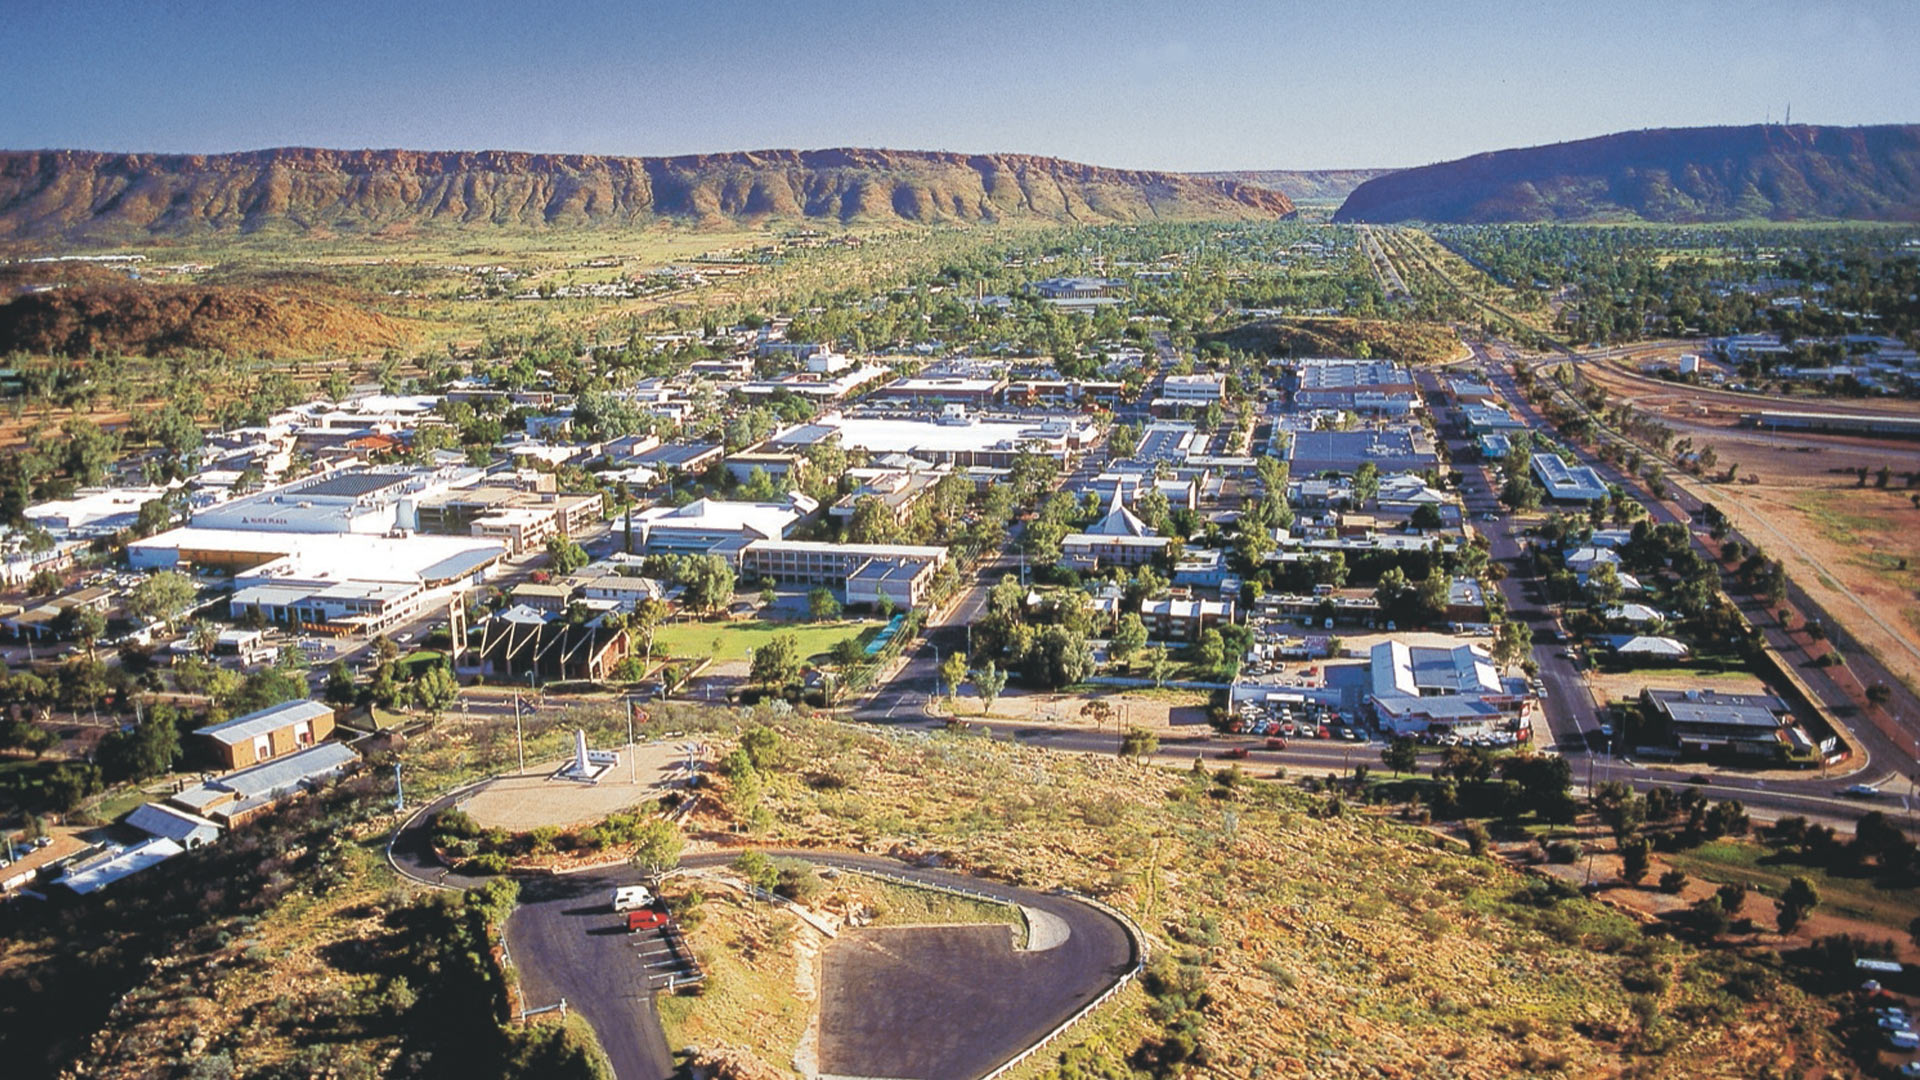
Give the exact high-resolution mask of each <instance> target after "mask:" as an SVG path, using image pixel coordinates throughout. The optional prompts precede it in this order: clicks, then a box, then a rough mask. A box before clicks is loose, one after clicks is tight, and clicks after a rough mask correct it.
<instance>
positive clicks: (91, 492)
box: [22, 487, 172, 539]
mask: <svg viewBox="0 0 1920 1080" xmlns="http://www.w3.org/2000/svg"><path fill="white" fill-rule="evenodd" d="M171 493H172V492H171V489H168V488H164V487H133V488H88V489H83V490H81V491H79V492H76V493H75V494H74V496H73V497H72V498H70V499H54V500H52V501H51V502H43V503H36V504H35V505H33V506H29V507H27V509H26V510H25V511H23V513H22V516H23V517H25V518H26V520H27V523H28V524H31V525H36V526H38V527H40V528H42V529H44V530H46V531H47V533H48V534H49V535H51V536H53V537H54V538H56V539H85V538H89V537H95V536H112V535H113V534H114V533H116V532H119V531H120V530H122V529H130V528H132V527H133V526H134V525H135V524H137V523H138V522H139V520H140V508H141V507H143V506H145V505H146V504H148V503H150V502H152V501H154V500H155V499H164V498H166V497H167V496H168V495H169V494H171Z"/></svg>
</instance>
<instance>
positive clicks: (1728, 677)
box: [1587, 671, 1769, 702]
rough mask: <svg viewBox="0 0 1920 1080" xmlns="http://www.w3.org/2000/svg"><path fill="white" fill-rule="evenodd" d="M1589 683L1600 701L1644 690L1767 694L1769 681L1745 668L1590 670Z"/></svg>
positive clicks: (1635, 694)
mask: <svg viewBox="0 0 1920 1080" xmlns="http://www.w3.org/2000/svg"><path fill="white" fill-rule="evenodd" d="M1587 685H1588V686H1590V687H1592V688H1593V692H1594V696H1595V697H1596V698H1598V699H1599V700H1600V701H1603V702H1605V701H1624V700H1626V699H1628V698H1637V697H1639V696H1640V691H1641V690H1706V689H1711V690H1714V691H1715V692H1717V693H1722V694H1764V693H1768V692H1769V691H1768V689H1767V684H1766V683H1764V682H1762V681H1761V680H1760V679H1759V678H1757V677H1756V676H1754V675H1751V674H1749V673H1747V672H1744V671H1589V672H1588V673H1587Z"/></svg>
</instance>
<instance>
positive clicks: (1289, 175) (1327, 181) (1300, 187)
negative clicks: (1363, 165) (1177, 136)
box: [1193, 169, 1398, 202]
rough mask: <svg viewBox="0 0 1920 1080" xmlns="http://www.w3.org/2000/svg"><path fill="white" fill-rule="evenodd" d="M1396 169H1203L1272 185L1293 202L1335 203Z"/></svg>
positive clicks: (1223, 177)
mask: <svg viewBox="0 0 1920 1080" xmlns="http://www.w3.org/2000/svg"><path fill="white" fill-rule="evenodd" d="M1396 171H1398V170H1395V169H1246V170H1241V171H1238V172H1202V173H1194V174H1193V175H1194V176H1204V177H1206V178H1207V179H1209V180H1237V181H1239V182H1240V183H1242V184H1252V185H1254V186H1255V187H1263V188H1271V189H1273V190H1274V191H1277V192H1279V193H1280V194H1282V195H1285V196H1286V197H1287V198H1289V199H1292V200H1293V201H1294V202H1338V201H1339V200H1341V199H1344V198H1346V197H1347V196H1348V195H1351V194H1353V189H1354V188H1357V187H1359V186H1360V185H1361V184H1364V183H1366V182H1367V181H1369V180H1372V179H1373V178H1375V177H1378V176H1385V175H1387V174H1388V173H1391V172H1396Z"/></svg>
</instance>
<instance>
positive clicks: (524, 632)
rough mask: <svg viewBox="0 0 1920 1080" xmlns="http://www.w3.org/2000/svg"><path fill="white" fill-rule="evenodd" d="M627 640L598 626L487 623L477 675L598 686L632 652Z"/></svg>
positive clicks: (497, 620) (511, 621)
mask: <svg viewBox="0 0 1920 1080" xmlns="http://www.w3.org/2000/svg"><path fill="white" fill-rule="evenodd" d="M632 646H633V640H632V636H631V635H630V634H628V632H627V631H626V630H624V629H622V630H610V629H607V628H606V627H605V626H602V625H600V624H599V623H598V622H594V623H587V624H584V625H581V624H576V623H570V622H566V621H548V620H546V619H541V620H540V621H538V622H531V621H522V620H519V619H501V618H493V619H488V620H487V621H486V623H484V624H483V625H482V627H481V635H480V662H481V673H482V674H484V675H486V676H489V677H492V678H497V679H503V680H507V681H510V682H522V681H524V680H526V679H527V678H528V677H529V676H531V677H533V678H534V679H535V680H537V681H543V682H551V681H553V680H556V679H560V680H575V679H578V680H587V681H591V682H598V681H600V680H602V679H606V678H608V677H609V676H611V675H612V673H613V669H614V667H615V666H616V665H618V664H619V663H620V661H622V660H625V659H626V658H627V657H628V656H629V655H631V653H632V651H633V648H632Z"/></svg>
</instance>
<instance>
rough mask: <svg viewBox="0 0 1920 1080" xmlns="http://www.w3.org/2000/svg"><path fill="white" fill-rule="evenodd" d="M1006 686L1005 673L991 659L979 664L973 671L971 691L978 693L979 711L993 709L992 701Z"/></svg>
mask: <svg viewBox="0 0 1920 1080" xmlns="http://www.w3.org/2000/svg"><path fill="white" fill-rule="evenodd" d="M1006 688H1007V673H1006V672H1004V671H1001V670H1000V669H999V668H998V667H995V666H994V663H993V661H992V660H988V661H987V662H986V663H984V664H982V665H980V670H979V671H976V672H974V673H973V692H974V693H976V694H979V695H980V711H981V713H983V714H985V713H989V712H992V711H993V703H994V701H995V700H996V699H998V698H999V697H1000V691H1002V690H1005V689H1006Z"/></svg>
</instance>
